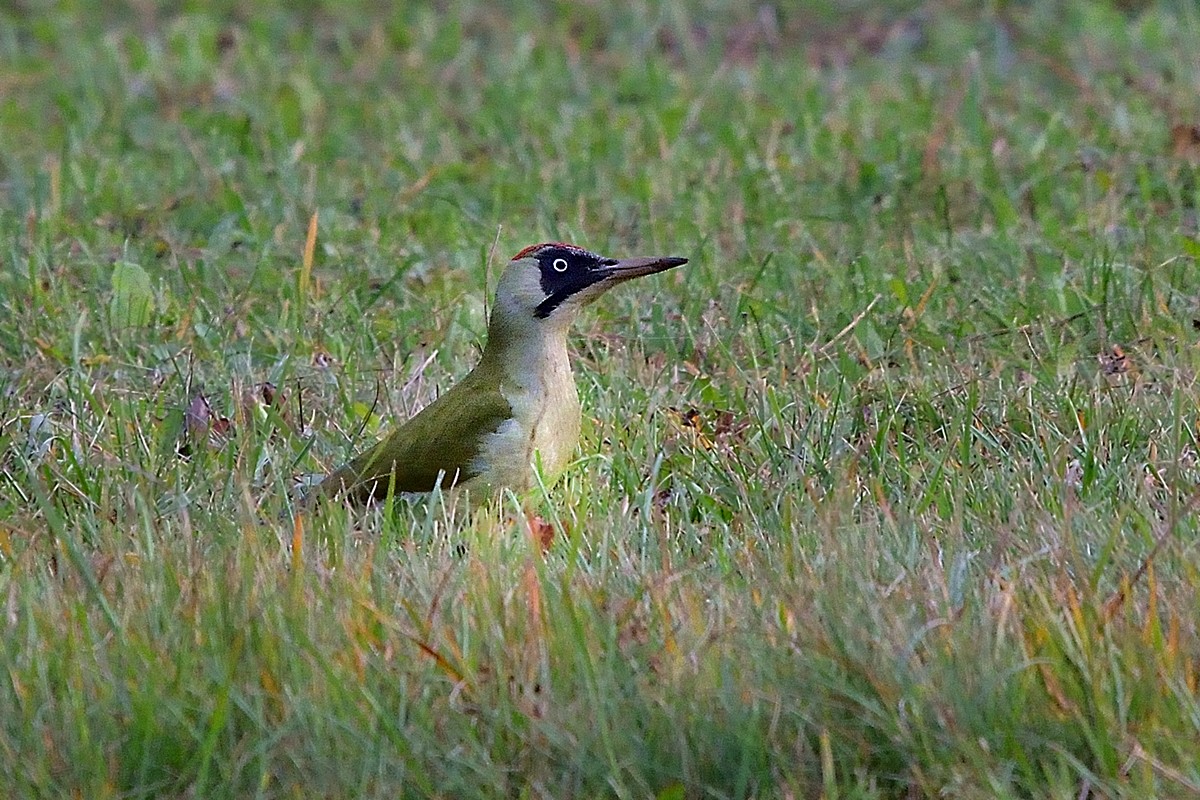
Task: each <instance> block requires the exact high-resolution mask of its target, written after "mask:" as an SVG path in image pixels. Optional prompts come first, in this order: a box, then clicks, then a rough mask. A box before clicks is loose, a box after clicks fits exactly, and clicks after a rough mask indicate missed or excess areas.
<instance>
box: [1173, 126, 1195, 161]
mask: <svg viewBox="0 0 1200 800" xmlns="http://www.w3.org/2000/svg"><path fill="white" fill-rule="evenodd" d="M1171 155H1173V156H1175V158H1181V159H1183V160H1184V161H1186V162H1188V163H1189V164H1200V125H1186V124H1184V123H1182V122H1180V123H1176V124H1175V125H1172V126H1171Z"/></svg>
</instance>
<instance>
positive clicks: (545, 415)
mask: <svg viewBox="0 0 1200 800" xmlns="http://www.w3.org/2000/svg"><path fill="white" fill-rule="evenodd" d="M687 261H688V260H687V259H686V258H680V257H678V256H650V257H636V258H622V259H617V258H608V257H605V256H601V255H598V254H596V253H593V252H591V251H589V250H587V249H584V248H582V247H578V246H576V245H573V244H568V243H565V242H543V243H541V244H535V245H530V246H529V247H526V248H524V249H522V250H521V251H520V252H518V253H517V254H516V255H515V256H513V258H512V260H511V261H510V262H509V263H508V266H507V267H506V268H505V269H504V272H503V273H502V274H501V276H500V280H499V281H498V282H497V284H496V293H495V301H494V302H493V304H492V309H491V314H490V315H489V319H488V326H487V341H486V344H485V345H484V349H483V355H482V356H481V357H480V359H479V363H478V364H477V365H476V366H475V368H474V369H472V370H471V371H470V372H469V373H468V374H467V375H466V376H465V377H464V378H463V379H462V380H461V381H459V382H458V383H456V384H455V385H453V386H452V387H451V388H450V389H449V390H448V391H446V392H445V393H443V394H441V395H440V396H439V397H438V398H437V399H435V400H434V401H433V402H431V403H430V404H429V405H427V406H425V407H424V408H422V409H421V410H420V411H419V412H418V413H417V414H416V415H415V416H413V417H412V418H410V419H409V420H408V421H406V422H405V423H403V424H402V425H401V426H400V427H399V428H397V429H396V430H395V431H394V432H393V433H391V435H389V436H388V437H387V438H385V439H383V440H382V441H380V442H378V443H377V444H375V445H374V446H373V447H370V448H368V449H367V450H365V451H364V452H362V453H361V454H359V455H357V456H356V457H354V458H353V459H351V460H350V461H349V462H347V463H346V464H344V465H342V466H340V467H338V468H337V469H335V470H333V471H332V472H331V473H330V474H329V475H327V476H326V477H325V478H324V480H322V481H321V482H320V484H318V487H317V488H318V490H319V494H320V495H321V496H326V497H335V498H340V499H341V500H343V501H345V502H348V503H350V504H352V505H366V504H368V503H370V502H372V501H378V500H382V499H383V498H385V497H387V496H388V495H389V493H395V494H397V495H398V494H402V493H403V494H418V493H428V492H432V491H433V490H435V489H438V488H440V489H443V490H445V489H451V488H456V487H458V488H464V489H467V490H468V491H469V492H470V493H471V494H472V496H478V495H483V496H488V495H492V494H494V493H496V492H497V491H498V490H502V489H511V490H513V491H515V492H523V491H526V490H528V489H529V488H531V487H532V486H533V484H534V481H535V477H536V474H537V473H536V471H535V470H538V469H540V470H541V475H542V478H543V480H544V481H545V482H546V484H547V485H551V484H552V483H553V482H554V481H555V480H556V479H557V478H558V477H559V476H560V475H561V473H562V472H563V471H564V470H565V468H566V467H567V465H568V463H569V462H570V461H571V459H572V457H573V454H574V452H575V448H576V446H577V445H578V443H579V429H580V419H581V409H580V404H579V392H578V390H577V389H576V387H575V377H574V375H573V373H572V371H571V361H570V357H569V355H568V349H567V334H568V332H569V330H570V327H571V324H572V322H574V321H575V319H576V318H577V317H578V316H579V312H580V310H581V309H582V308H583V307H584V306H586V305H588V304H590V303H593V302H595V301H596V300H597V299H598V298H599V297H600V296H601V295H603V294H604V293H605V292H607V291H608V290H609V289H611V288H613V287H614V286H617V285H618V284H621V283H625V282H626V281H630V280H633V279H635V278H640V277H644V276H647V275H653V274H656V273H660V272H664V271H666V270H669V269H672V268H674V267H678V266H681V265H683V264H686V263H687Z"/></svg>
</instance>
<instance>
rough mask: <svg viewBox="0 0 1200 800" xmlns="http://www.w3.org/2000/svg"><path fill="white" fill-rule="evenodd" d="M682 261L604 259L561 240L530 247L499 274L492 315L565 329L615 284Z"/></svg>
mask: <svg viewBox="0 0 1200 800" xmlns="http://www.w3.org/2000/svg"><path fill="white" fill-rule="evenodd" d="M686 263H687V259H686V258H679V257H677V256H665V257H663V256H652V257H637V258H621V259H618V258H606V257H605V256H601V255H597V254H595V253H593V252H590V251H588V250H584V249H583V248H582V247H576V246H575V245H572V244H565V243H563V242H544V243H542V244H535V245H531V246H529V247H526V248H525V249H524V250H522V251H521V252H519V253H517V254H516V255H515V256H513V258H512V261H510V262H509V264H508V267H507V268H506V269H505V270H504V274H503V275H501V276H500V282H499V283H498V284H497V285H496V305H495V311H494V312H493V316H494V317H495V316H501V318H502V320H503V322H504V323H505V324H514V325H522V326H523V325H526V324H527V325H536V326H537V327H544V326H551V327H554V328H565V327H566V326H568V325H570V323H571V321H572V320H573V319H574V318H575V316H576V315H577V314H578V313H579V309H581V308H582V307H583V306H585V305H587V304H588V303H591V302H593V301H594V300H596V298H598V297H599V296H600V295H602V294H604V293H605V292H607V291H608V290H609V289H611V288H612V287H614V286H616V285H617V284H618V283H624V282H625V281H628V280H631V279H633V278H640V277H641V276H643V275H653V274H654V273H656V272H663V271H664V270H668V269H671V268H672V267H678V266H679V265H681V264H686ZM497 321H500V320H497Z"/></svg>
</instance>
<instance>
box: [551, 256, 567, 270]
mask: <svg viewBox="0 0 1200 800" xmlns="http://www.w3.org/2000/svg"><path fill="white" fill-rule="evenodd" d="M552 266H553V267H554V271H555V272H566V271H567V260H566V259H565V258H556V259H554V264H553V265H552Z"/></svg>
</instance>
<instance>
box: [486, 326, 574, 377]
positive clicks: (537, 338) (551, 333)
mask: <svg viewBox="0 0 1200 800" xmlns="http://www.w3.org/2000/svg"><path fill="white" fill-rule="evenodd" d="M567 328H568V325H566V324H560V325H556V324H546V322H544V321H539V320H534V319H529V320H528V321H525V320H520V321H516V320H512V319H508V318H502V315H499V314H493V316H492V319H491V320H490V321H489V323H488V339H487V344H486V345H485V346H484V350H483V358H482V359H481V361H480V367H482V368H484V369H489V370H496V371H498V372H499V373H500V374H501V375H502V376H503V379H504V380H505V381H507V382H509V383H512V384H516V385H518V386H521V387H524V388H528V389H535V388H536V385H538V384H545V383H546V382H547V381H553V380H555V379H562V378H566V379H567V380H572V381H573V378H572V377H571V363H570V358H569V356H568V355H567Z"/></svg>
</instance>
